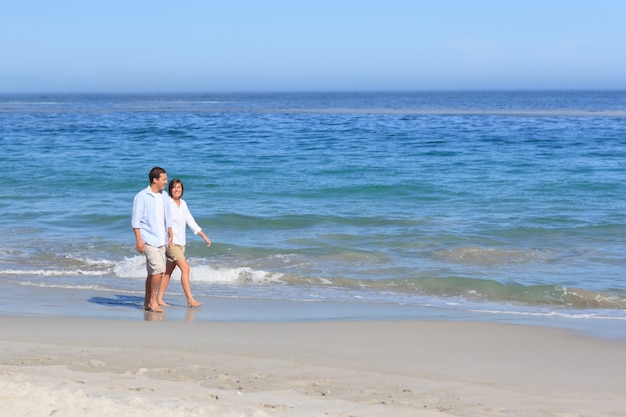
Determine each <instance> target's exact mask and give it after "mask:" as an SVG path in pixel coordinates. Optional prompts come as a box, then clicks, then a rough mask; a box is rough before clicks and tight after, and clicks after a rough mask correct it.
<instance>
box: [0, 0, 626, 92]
mask: <svg viewBox="0 0 626 417" xmlns="http://www.w3.org/2000/svg"><path fill="white" fill-rule="evenodd" d="M625 22H626V1H623V0H593V1H592V0H586V1H579V0H428V1H422V0H380V1H373V0H214V1H213V0H163V1H161V0H123V1H120V0H101V1H96V0H94V1H86V0H73V1H70V0H54V1H51V0H0V93H13V92H187V91H197V92H218V91H311V90H325V91H328V90H347V91H354V90H456V89H626V23H625Z"/></svg>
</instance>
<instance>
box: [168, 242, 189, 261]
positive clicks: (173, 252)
mask: <svg viewBox="0 0 626 417" xmlns="http://www.w3.org/2000/svg"><path fill="white" fill-rule="evenodd" d="M165 255H166V256H167V260H168V261H170V262H176V261H182V260H184V259H185V247H184V246H183V245H177V244H175V243H173V244H172V245H170V246H168V248H167V249H166V250H165Z"/></svg>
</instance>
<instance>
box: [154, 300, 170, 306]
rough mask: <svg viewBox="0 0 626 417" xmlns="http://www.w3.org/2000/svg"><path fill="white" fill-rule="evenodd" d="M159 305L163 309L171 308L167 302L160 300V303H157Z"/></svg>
mask: <svg viewBox="0 0 626 417" xmlns="http://www.w3.org/2000/svg"><path fill="white" fill-rule="evenodd" d="M157 303H159V305H160V306H161V307H169V306H170V305H169V304H168V303H166V302H165V301H163V300H159V301H157Z"/></svg>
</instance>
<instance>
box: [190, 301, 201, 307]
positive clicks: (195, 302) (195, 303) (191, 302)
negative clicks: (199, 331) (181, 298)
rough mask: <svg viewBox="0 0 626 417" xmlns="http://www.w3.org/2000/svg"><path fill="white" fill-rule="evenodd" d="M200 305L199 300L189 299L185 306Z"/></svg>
mask: <svg viewBox="0 0 626 417" xmlns="http://www.w3.org/2000/svg"><path fill="white" fill-rule="evenodd" d="M201 305H202V303H201V302H199V301H196V300H191V301H189V302H188V303H187V306H188V307H189V308H194V307H200V306H201Z"/></svg>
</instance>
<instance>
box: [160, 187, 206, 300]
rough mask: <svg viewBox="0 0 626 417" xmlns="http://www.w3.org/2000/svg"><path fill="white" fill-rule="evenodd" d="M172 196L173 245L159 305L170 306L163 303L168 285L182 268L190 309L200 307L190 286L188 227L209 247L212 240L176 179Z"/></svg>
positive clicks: (170, 188)
mask: <svg viewBox="0 0 626 417" xmlns="http://www.w3.org/2000/svg"><path fill="white" fill-rule="evenodd" d="M168 191H169V195H170V213H171V216H172V231H173V234H174V239H173V243H172V244H171V245H170V246H169V247H168V248H167V250H166V252H165V254H166V256H167V266H166V268H165V274H164V275H163V277H162V278H161V283H160V284H159V291H158V293H157V302H158V303H159V305H162V306H167V305H168V304H167V303H166V302H164V301H163V295H164V294H165V290H166V289H167V285H168V284H169V283H170V277H171V276H172V272H174V269H176V267H178V268H180V272H181V275H180V283H181V284H182V286H183V291H185V296H186V297H187V305H188V306H189V308H191V307H198V306H199V305H201V304H202V303H201V302H198V301H196V300H195V299H194V298H193V295H191V288H190V285H189V275H190V270H191V269H190V268H189V263H187V259H185V244H186V236H185V235H186V233H185V232H186V230H185V228H186V226H189V228H190V229H191V230H192V231H193V232H194V234H197V235H200V236H201V237H202V238H203V239H204V241H205V242H206V244H207V246H211V240H210V239H209V238H208V237H207V236H206V235H205V234H204V232H203V231H202V229H201V228H200V226H198V223H196V221H195V220H194V218H193V216H192V215H191V213H190V212H189V209H188V208H187V203H185V200H183V199H182V197H183V193H184V191H185V188H184V186H183V182H182V181H181V180H180V179H178V178H175V179H173V180H172V181H171V182H170V185H169V189H168Z"/></svg>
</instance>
